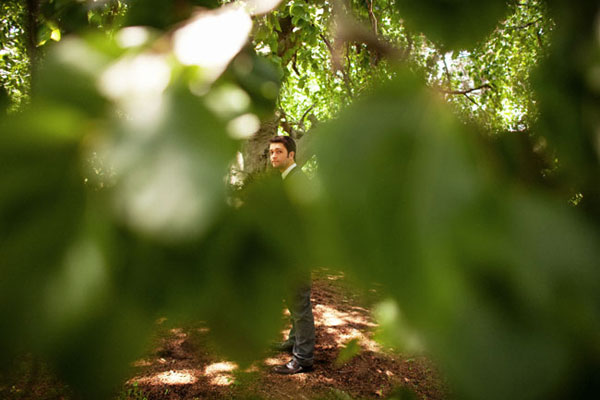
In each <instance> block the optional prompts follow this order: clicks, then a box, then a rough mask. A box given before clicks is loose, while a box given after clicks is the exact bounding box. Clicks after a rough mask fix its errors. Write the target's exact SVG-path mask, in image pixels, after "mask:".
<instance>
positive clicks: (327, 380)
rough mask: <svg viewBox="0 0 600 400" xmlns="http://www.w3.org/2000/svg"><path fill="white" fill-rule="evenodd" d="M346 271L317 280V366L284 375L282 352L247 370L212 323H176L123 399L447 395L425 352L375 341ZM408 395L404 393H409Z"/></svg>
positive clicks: (371, 324)
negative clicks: (343, 352) (396, 350)
mask: <svg viewBox="0 0 600 400" xmlns="http://www.w3.org/2000/svg"><path fill="white" fill-rule="evenodd" d="M342 280H343V277H342V276H341V275H339V274H338V275H335V274H319V276H318V277H316V278H315V279H314V281H313V295H312V301H313V310H314V315H315V325H316V332H317V344H316V349H315V369H314V371H313V372H311V373H307V374H298V375H292V376H280V375H276V374H273V373H272V372H270V369H271V367H272V366H273V365H277V364H281V363H284V362H286V361H288V359H289V356H288V355H287V354H277V355H275V356H272V357H269V358H266V359H264V360H262V361H261V362H259V363H256V364H255V365H254V366H253V367H251V368H250V369H248V370H245V371H240V370H239V369H238V367H237V365H235V364H233V363H230V362H227V361H224V360H220V359H219V358H218V357H217V356H216V355H215V354H213V353H211V352H210V351H208V350H207V349H208V348H209V346H208V344H207V342H206V329H204V328H197V327H196V328H189V329H181V328H179V329H170V330H168V331H165V332H163V334H161V335H160V337H159V338H158V339H157V340H158V342H157V348H156V349H155V351H154V352H153V353H152V354H151V355H150V356H149V357H148V358H146V359H143V360H139V361H138V362H137V363H136V364H135V368H136V371H135V376H134V377H132V378H131V379H130V380H129V381H128V382H127V384H126V385H125V389H124V391H123V392H122V394H121V398H122V399H135V400H141V399H144V398H147V399H148V400H159V399H160V400H175V399H178V400H179V399H186V400H193V399H228V398H231V399H239V398H247V399H249V398H261V399H277V400H280V399H315V398H319V399H375V398H385V397H387V396H389V395H390V394H392V393H393V392H394V391H397V390H409V391H412V392H414V393H415V394H416V397H417V398H421V399H443V398H444V397H445V395H444V392H445V389H444V385H443V384H442V381H441V379H439V377H438V376H437V374H436V373H435V368H434V366H433V365H432V363H431V362H429V361H428V360H427V359H425V358H424V357H401V356H398V355H392V354H390V353H389V352H384V351H383V350H382V349H381V348H380V347H379V346H378V344H377V343H376V342H374V341H373V340H372V331H373V328H374V327H375V324H374V322H373V320H372V319H371V316H370V313H369V311H368V310H367V309H365V308H363V307H361V306H359V305H357V303H356V298H353V296H349V295H348V290H345V288H344V285H343V283H340V282H339V281H342ZM351 340H354V341H355V342H356V343H357V344H359V345H360V347H361V348H362V351H361V352H360V353H359V354H358V355H356V356H355V357H354V358H352V359H351V360H350V361H348V362H346V363H345V364H342V365H338V364H336V360H337V358H338V355H339V352H340V349H342V348H343V347H344V346H345V345H346V344H347V343H348V342H349V341H351ZM403 398H404V397H403Z"/></svg>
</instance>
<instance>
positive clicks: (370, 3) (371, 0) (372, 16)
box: [365, 0, 378, 36]
mask: <svg viewBox="0 0 600 400" xmlns="http://www.w3.org/2000/svg"><path fill="white" fill-rule="evenodd" d="M374 2H375V0H365V3H367V9H368V11H369V19H370V20H371V27H372V28H373V33H374V34H375V35H376V36H377V35H378V33H377V18H375V13H373V3H374Z"/></svg>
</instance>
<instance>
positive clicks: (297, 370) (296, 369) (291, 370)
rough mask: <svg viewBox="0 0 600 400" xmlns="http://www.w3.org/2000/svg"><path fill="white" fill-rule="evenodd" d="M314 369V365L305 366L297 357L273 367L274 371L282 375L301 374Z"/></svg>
mask: <svg viewBox="0 0 600 400" xmlns="http://www.w3.org/2000/svg"><path fill="white" fill-rule="evenodd" d="M312 370H313V367H312V366H310V367H305V366H302V365H300V363H299V362H298V361H296V359H295V358H292V359H291V360H290V361H289V362H288V363H287V364H283V365H278V366H276V367H274V368H273V372H275V373H276V374H282V375H293V374H301V373H303V372H310V371H312Z"/></svg>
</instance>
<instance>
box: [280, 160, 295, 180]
mask: <svg viewBox="0 0 600 400" xmlns="http://www.w3.org/2000/svg"><path fill="white" fill-rule="evenodd" d="M295 166H296V163H293V164H292V165H290V166H289V167H287V168H286V170H285V171H283V172H282V173H281V179H285V177H286V176H288V175H289V173H290V172H291V171H292V170H293V169H294V167H295Z"/></svg>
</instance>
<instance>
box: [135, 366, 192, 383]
mask: <svg viewBox="0 0 600 400" xmlns="http://www.w3.org/2000/svg"><path fill="white" fill-rule="evenodd" d="M197 373H198V371H197V370H193V369H182V370H178V371H174V370H171V371H164V372H160V373H158V374H155V375H152V376H148V377H143V378H136V379H133V382H132V383H137V384H143V385H152V386H156V385H190V384H192V383H196V382H197V381H198V377H197Z"/></svg>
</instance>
